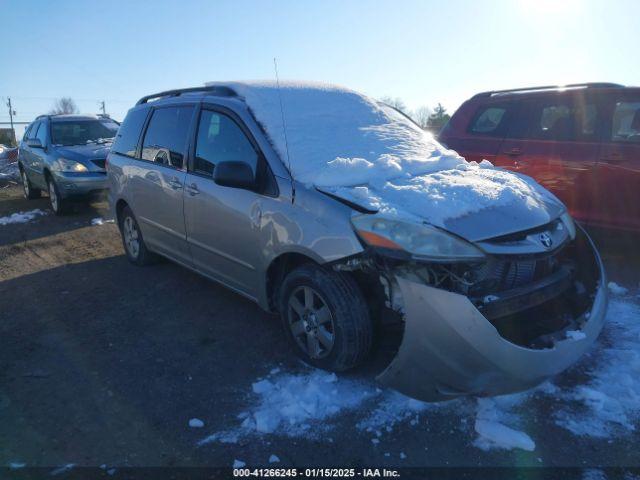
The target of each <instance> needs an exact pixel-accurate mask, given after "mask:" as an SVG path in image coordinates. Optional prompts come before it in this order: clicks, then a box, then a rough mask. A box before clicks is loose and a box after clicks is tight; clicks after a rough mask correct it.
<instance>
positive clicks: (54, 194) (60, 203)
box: [47, 177, 69, 215]
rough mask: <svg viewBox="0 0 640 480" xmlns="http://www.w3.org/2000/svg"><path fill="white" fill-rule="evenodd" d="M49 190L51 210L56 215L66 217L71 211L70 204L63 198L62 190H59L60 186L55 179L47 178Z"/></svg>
mask: <svg viewBox="0 0 640 480" xmlns="http://www.w3.org/2000/svg"><path fill="white" fill-rule="evenodd" d="M47 190H48V191H49V204H50V205H51V210H53V213H55V214H56V215H64V214H65V213H67V211H68V210H69V202H68V201H67V200H65V199H64V198H62V196H61V195H60V190H58V186H57V185H56V182H55V181H54V180H53V178H51V177H48V178H47Z"/></svg>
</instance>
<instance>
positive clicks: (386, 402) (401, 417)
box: [356, 391, 439, 432]
mask: <svg viewBox="0 0 640 480" xmlns="http://www.w3.org/2000/svg"><path fill="white" fill-rule="evenodd" d="M438 407H439V405H438V404H435V403H431V404H429V403H425V402H421V401H420V400H416V399H414V398H410V397H407V396H405V395H402V394H401V393H399V392H395V391H389V392H388V393H387V394H386V395H385V396H384V397H383V399H382V400H381V401H380V402H379V403H378V406H377V407H376V408H374V409H373V411H372V412H371V413H370V414H369V415H367V416H366V417H365V418H364V419H362V420H360V421H359V422H358V423H357V424H356V427H357V428H358V429H360V430H366V431H368V432H371V431H373V430H376V429H380V428H385V429H386V430H387V431H391V429H392V428H393V427H394V426H395V425H396V424H398V423H401V422H404V421H405V420H408V419H409V418H412V417H415V416H416V415H417V414H419V413H421V412H424V411H425V410H427V409H431V410H434V409H436V408H438Z"/></svg>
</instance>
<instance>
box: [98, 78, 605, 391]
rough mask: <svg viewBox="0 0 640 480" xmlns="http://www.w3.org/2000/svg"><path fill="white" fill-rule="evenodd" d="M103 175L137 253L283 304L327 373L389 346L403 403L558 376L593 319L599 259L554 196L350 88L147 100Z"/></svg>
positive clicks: (210, 90) (192, 93)
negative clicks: (465, 154) (449, 145)
mask: <svg viewBox="0 0 640 480" xmlns="http://www.w3.org/2000/svg"><path fill="white" fill-rule="evenodd" d="M107 172H108V179H109V187H110V192H109V196H110V203H111V207H112V209H113V212H114V215H115V217H116V218H117V222H118V225H119V227H120V231H121V233H122V240H123V244H124V248H125V252H126V254H127V256H128V258H129V260H130V261H131V262H132V263H134V264H137V265H146V264H148V263H152V262H153V260H154V258H155V257H156V256H158V255H160V256H163V257H167V258H169V259H171V260H173V261H175V262H177V263H179V264H181V265H183V266H185V267H187V268H190V269H192V270H194V271H196V272H199V273H201V274H202V275H205V276H206V277H209V278H211V279H213V280H215V281H217V282H220V283H222V284H224V285H226V286H227V287H229V288H231V289H233V290H234V291H236V292H238V293H239V294H241V295H243V296H245V297H247V298H249V299H251V300H253V301H255V302H257V303H258V304H259V305H260V306H261V307H262V308H264V309H265V310H267V311H269V312H274V313H278V314H279V316H280V318H281V320H282V324H283V327H284V332H285V334H286V336H287V338H288V339H289V341H290V342H291V343H292V345H293V346H294V348H295V350H296V351H297V352H298V353H299V355H300V356H301V357H302V358H303V359H304V360H305V361H306V362H308V363H309V364H311V365H314V366H316V367H319V368H323V369H327V370H332V371H344V370H347V369H350V368H353V367H355V366H356V365H359V364H361V363H363V362H365V361H367V360H368V359H370V358H372V353H373V352H374V351H377V350H378V349H379V348H380V346H381V345H382V344H385V345H391V347H392V350H391V351H392V355H391V356H390V358H389V361H388V362H387V363H385V365H384V367H383V368H382V369H381V373H380V374H379V375H378V380H379V381H380V382H381V383H382V384H384V385H387V386H389V387H392V388H395V389H397V390H399V391H400V392H403V393H405V394H407V395H410V396H413V397H415V398H419V399H422V400H427V401H438V400H444V399H450V398H454V397H457V396H461V395H494V394H503V393H509V392H514V391H519V390H523V389H527V388H530V387H532V386H534V385H536V384H538V383H540V382H542V381H543V380H545V379H547V378H549V377H550V376H553V375H555V374H557V373H559V372H561V371H563V370H564V369H566V368H567V367H569V366H570V365H571V364H573V363H574V362H575V361H576V360H577V359H578V358H579V357H580V356H581V355H582V353H583V352H584V351H585V350H587V348H589V346H590V345H591V344H592V343H593V342H594V340H595V339H596V337H597V336H598V334H599V332H600V330H601V328H602V323H603V318H604V314H605V310H606V305H607V290H606V288H605V286H604V285H605V273H604V270H603V266H602V262H601V260H600V257H599V255H598V252H597V250H596V248H595V247H594V244H593V243H592V241H591V240H590V238H589V237H588V235H587V234H586V233H585V232H584V231H583V230H582V229H581V228H580V227H579V226H577V225H576V224H574V222H573V220H572V219H571V217H570V216H569V214H568V213H567V211H566V208H565V207H564V206H563V205H562V203H561V202H560V201H559V200H558V199H557V198H555V197H554V196H553V195H552V194H550V193H549V192H547V191H546V190H544V189H543V188H541V187H540V186H539V185H537V184H536V183H535V182H534V181H533V180H531V179H530V178H528V177H525V176H522V175H516V174H513V173H509V172H506V171H504V170H501V169H496V168H494V167H493V166H492V165H490V164H489V163H488V162H482V163H481V164H477V163H475V162H466V161H465V160H464V159H462V158H461V157H459V156H458V155H457V154H456V153H455V152H453V151H451V150H447V149H446V148H444V147H443V146H442V145H440V144H438V143H437V142H436V141H435V140H434V139H433V138H432V137H431V136H430V134H428V133H426V132H423V131H422V130H421V129H420V128H419V127H418V126H416V125H415V124H414V123H413V122H412V121H411V120H410V119H409V118H407V117H406V116H404V115H403V114H401V113H400V112H397V111H395V110H394V109H392V108H391V107H389V106H387V105H384V104H382V103H380V102H377V101H375V100H373V99H371V98H369V97H366V96H364V95H360V94H358V93H356V92H353V91H351V90H347V89H344V88H340V87H335V86H331V85H322V84H308V83H287V84H284V85H278V84H273V83H269V82H263V83H226V84H221V83H212V84H207V86H204V87H197V88H190V89H181V90H172V91H167V92H162V93H158V94H155V95H150V96H147V97H144V98H142V99H141V100H139V101H138V103H137V104H136V105H135V106H134V107H133V108H132V109H131V110H130V111H129V113H128V114H127V116H126V118H125V120H124V122H123V124H122V126H121V127H120V129H119V131H118V134H117V136H116V140H115V142H114V144H113V147H112V149H111V152H110V153H109V156H108V158H107ZM230 321H233V320H232V319H231V320H230ZM392 333H399V334H398V335H393V334H392ZM393 339H396V340H393ZM379 357H380V356H378V358H379Z"/></svg>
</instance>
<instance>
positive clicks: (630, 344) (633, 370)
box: [555, 300, 640, 438]
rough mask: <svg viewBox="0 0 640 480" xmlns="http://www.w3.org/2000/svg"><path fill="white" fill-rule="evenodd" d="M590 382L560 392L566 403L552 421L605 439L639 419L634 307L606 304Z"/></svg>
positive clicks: (638, 317)
mask: <svg viewBox="0 0 640 480" xmlns="http://www.w3.org/2000/svg"><path fill="white" fill-rule="evenodd" d="M598 346H599V349H598V352H597V355H596V356H595V358H594V357H591V358H589V366H590V370H589V371H588V374H589V376H590V377H591V378H590V380H589V381H588V382H587V383H586V384H583V385H578V386H576V387H575V388H574V389H572V390H570V391H566V392H561V395H563V397H564V398H565V399H566V400H568V401H569V402H570V403H569V404H567V405H566V406H564V407H563V408H561V409H560V410H559V411H557V412H556V413H555V418H556V423H557V424H558V425H560V426H561V427H564V428H566V429H568V430H569V431H571V432H572V433H574V434H576V435H581V436H590V437H599V438H610V437H611V436H612V435H614V434H616V433H621V432H622V433H624V432H632V431H634V430H635V429H636V426H635V424H636V423H637V422H638V420H639V419H640V305H638V304H637V303H633V302H630V301H624V300H612V301H611V302H610V303H609V311H608V314H607V318H606V323H605V329H604V331H603V334H601V336H600V339H599V340H598Z"/></svg>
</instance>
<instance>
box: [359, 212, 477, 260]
mask: <svg viewBox="0 0 640 480" xmlns="http://www.w3.org/2000/svg"><path fill="white" fill-rule="evenodd" d="M351 222H352V223H353V225H354V227H355V229H356V231H357V232H358V235H359V236H360V238H361V239H362V240H363V241H364V242H365V243H367V244H368V245H371V246H372V247H381V248H388V249H392V250H402V251H405V252H408V253H410V254H411V255H413V256H414V257H418V258H421V259H425V260H431V261H435V262H443V263H449V262H464V261H470V260H483V259H484V258H485V256H484V253H483V252H482V251H481V250H480V249H479V248H476V247H474V246H473V245H471V244H470V243H467V242H465V241H464V240H461V239H459V238H456V237H454V236H453V235H450V234H448V233H446V232H443V231H442V230H439V229H437V228H435V227H431V226H428V225H419V224H414V223H408V222H403V221H399V220H390V219H386V218H381V217H377V216H374V215H358V216H355V217H353V218H352V219H351Z"/></svg>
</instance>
